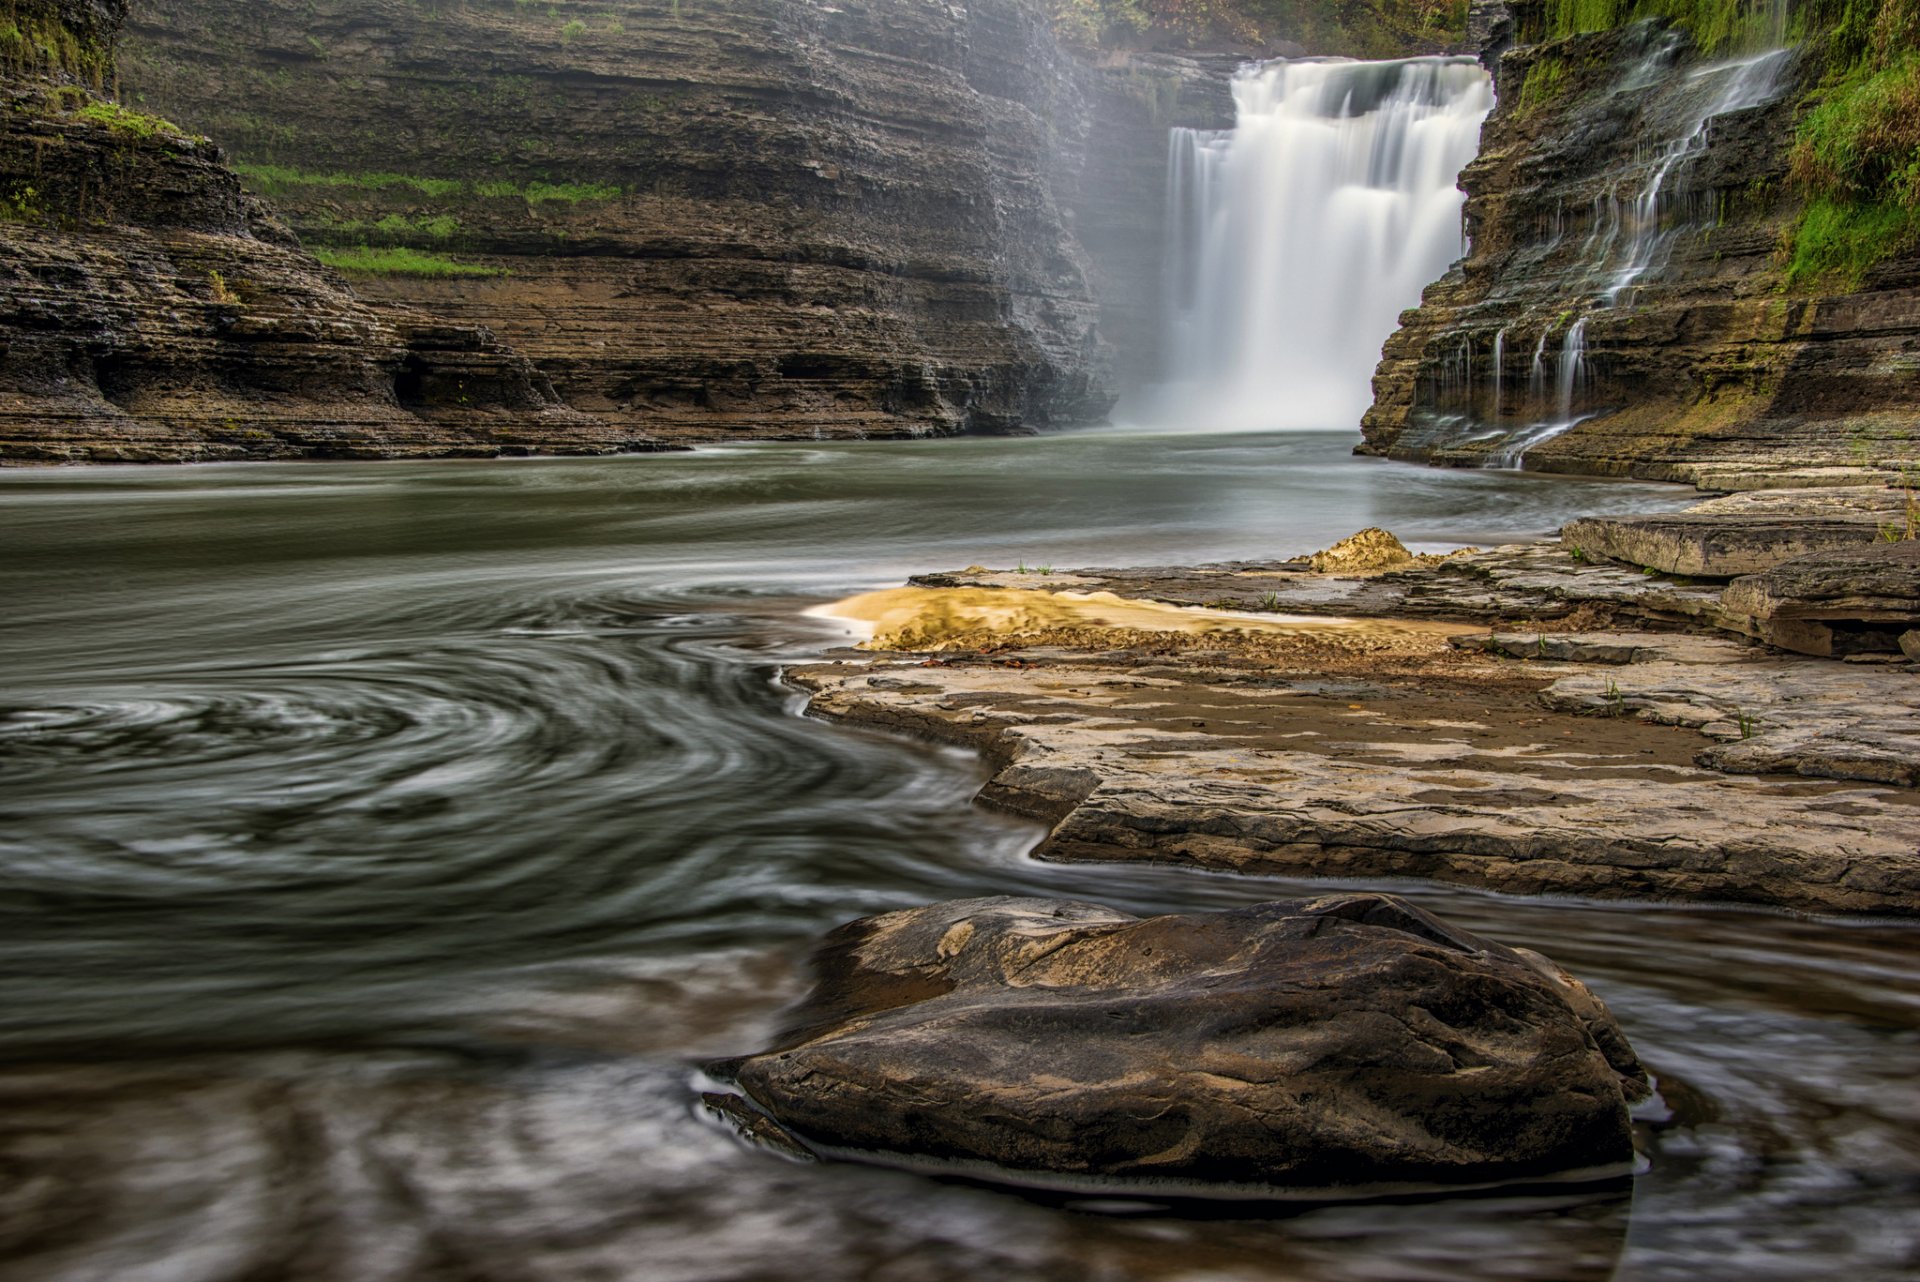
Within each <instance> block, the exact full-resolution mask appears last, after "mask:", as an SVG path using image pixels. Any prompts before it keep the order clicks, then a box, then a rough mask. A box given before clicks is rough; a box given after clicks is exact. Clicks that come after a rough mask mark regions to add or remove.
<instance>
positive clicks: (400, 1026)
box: [0, 433, 1920, 1282]
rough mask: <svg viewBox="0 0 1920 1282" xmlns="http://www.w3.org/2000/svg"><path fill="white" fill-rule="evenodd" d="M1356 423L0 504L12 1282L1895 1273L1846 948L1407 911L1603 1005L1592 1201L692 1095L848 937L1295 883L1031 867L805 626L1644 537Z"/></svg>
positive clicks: (1831, 934)
mask: <svg viewBox="0 0 1920 1282" xmlns="http://www.w3.org/2000/svg"><path fill="white" fill-rule="evenodd" d="M1349 440H1350V438H1349V437H1346V436H1343V435H1335V434H1289V435H1283V436H1258V435H1249V436H1176V435H1165V436H1155V435H1148V434H1133V435H1128V434H1121V433H1106V434H1098V433H1095V434H1085V435H1068V436H1059V437H1050V438H1042V439H1033V440H1006V441H984V440H954V441H942V442H921V443H901V444H879V443H874V444H818V445H814V444H764V445H753V446H740V447H728V448H721V449H712V450H704V451H701V452H698V453H693V454H686V455H675V456H651V457H637V458H622V459H609V460H528V461H519V462H473V463H449V462H435V463H384V464H309V465H267V464H253V465H235V466H211V467H188V468H152V469H141V468H90V469H74V470H58V471H38V472H14V473H7V474H5V475H0V549H3V550H4V554H5V556H4V563H3V564H0V599H3V600H4V601H5V603H6V604H5V609H4V612H0V657H4V669H3V672H4V675H3V676H0V1278H4V1279H6V1280H7V1282H28V1280H31V1282H81V1280H83V1279H84V1280H87V1282H94V1280H100V1282H106V1280H108V1279H111V1280H113V1282H267V1280H275V1282H278V1280H280V1279H301V1280H303V1282H304V1280H307V1279H315V1280H319V1279H324V1280H327V1282H335V1280H337V1282H388V1280H392V1282H400V1280H403V1279H404V1280H407V1282H415V1280H433V1282H441V1280H446V1282H453V1280H456V1279H459V1280H467V1279H474V1280H483V1279H484V1280H487V1282H494V1280H497V1282H528V1280H539V1282H546V1280H549V1279H554V1280H560V1279H564V1280H567V1282H574V1280H578V1282H588V1280H589V1279H600V1280H621V1282H626V1280H636V1282H637V1280H644V1282H682V1280H687V1282H692V1280H696V1279H697V1280H702V1282H706V1280H712V1282H722V1280H725V1282H737V1280H742V1279H766V1280H769V1282H771V1280H774V1279H796V1278H798V1279H808V1280H809V1282H836V1280H838V1279H873V1280H875V1282H920V1280H934V1279H949V1278H954V1279H958V1278H967V1279H1016V1280H1021V1282H1024V1280H1026V1279H1033V1280H1035V1282H1038V1280H1040V1279H1046V1280H1048V1282H1076V1280H1079V1279H1134V1278H1140V1279H1155V1280H1161V1279H1164V1280H1167V1282H1174V1280H1180V1282H1229V1280H1233V1282H1237V1280H1241V1279H1245V1280H1247V1282H1254V1280H1266V1279H1288V1280H1293V1279H1299V1280H1303V1282H1304V1280H1326V1282H1332V1280H1334V1279H1492V1278H1501V1279H1505V1278H1512V1279H1537V1280H1539V1282H1582V1280H1585V1279H1604V1278H1609V1277H1617V1278H1624V1279H1654V1278H1659V1279H1669V1278H1670V1279H1683V1278H1684V1279H1700V1278H1740V1279H1744V1280H1745V1282H1763V1280H1765V1279H1774V1278H1779V1279H1803V1278H1809V1277H1825V1276H1839V1277H1845V1278H1847V1279H1848V1280H1849V1282H1872V1280H1874V1279H1882V1278H1885V1279H1892V1278H1896V1277H1907V1276H1912V1273H1913V1271H1914V1270H1915V1269H1917V1268H1920V1221H1916V1219H1915V1217H1914V1215H1913V1210H1914V1206H1915V1204H1916V1198H1917V1197H1920V1092H1917V1091H1916V1087H1915V1079H1914V1069H1915V1066H1916V1064H1920V948H1916V947H1915V944H1916V943H1917V942H1920V936H1917V935H1916V933H1915V931H1914V930H1912V929H1910V928H1906V927H1901V926H1896V925H1892V924H1886V923H1838V922H1832V921H1806V920H1798V919H1794V918H1790V917H1786V916H1778V915H1768V914H1763V913H1752V912H1732V911H1715V910H1707V909H1676V908H1657V907H1646V906H1640V907H1625V906H1619V905H1596V904H1581V903H1577V902H1568V901H1551V900H1528V899H1517V898H1505V897H1500V896H1495V895H1487V894H1481V893H1476V892H1471V891H1466V890H1458V889H1450V888H1440V887H1431V886H1428V887H1422V886H1406V887H1400V889H1402V890H1404V891H1405V892H1406V893H1408V894H1410V895H1412V896H1413V897H1415V898H1417V899H1418V900H1419V901H1420V902H1422V903H1423V904H1425V905H1426V906H1428V907H1430V908H1433V909H1435V910H1436V911H1439V912H1441V913H1442V914H1444V915H1445V916H1447V917H1449V918H1450V919H1452V920H1455V921H1458V922H1461V923H1462V924H1464V925H1466V926H1468V927H1470V928H1472V929H1475V930H1479V931H1482V932H1484V933H1487V934H1490V935H1493V936H1495V937H1497V938H1499V939H1501V940H1503V941H1505V942H1509V943H1513V944H1522V945H1529V946H1533V947H1537V948H1540V949H1542V950H1543V951H1545V952H1547V953H1549V954H1550V955H1551V956H1553V957H1554V958H1556V959H1557V960H1559V961H1561V962H1563V963H1564V964H1566V965H1567V966H1568V967H1569V968H1570V969H1572V970H1573V971H1575V972H1576V973H1577V974H1579V975H1580V976H1581V977H1582V978H1584V979H1586V980H1587V981H1588V982H1589V983H1591V984H1592V986H1593V987H1594V988H1595V989H1596V990H1597V991H1598V992H1599V993H1600V994H1601V995H1602V996H1603V997H1604V998H1605V999H1606V1000H1607V1001H1609V1002H1610V1003H1611V1004H1612V1006H1613V1008H1614V1010H1615V1012H1616V1013H1617V1014H1618V1015H1619V1017H1620V1019H1621V1022H1622V1023H1623V1024H1624V1025H1625V1027H1626V1029H1627V1031H1628V1032H1629V1034H1630V1035H1631V1037H1632V1038H1633V1040H1634V1042H1635V1044H1636V1046H1637V1048H1638V1049H1639V1051H1640V1053H1641V1055H1642V1057H1643V1058H1644V1059H1645V1060H1646V1061H1647V1062H1648V1064H1649V1066H1650V1067H1651V1069H1652V1070H1653V1072H1654V1073H1655V1074H1656V1075H1657V1076H1658V1078H1659V1080H1660V1083H1661V1088H1662V1100H1661V1102H1659V1103H1656V1104H1655V1105H1654V1106H1652V1107H1650V1108H1649V1109H1648V1110H1647V1111H1646V1113H1645V1115H1644V1117H1643V1118H1642V1129H1643V1132H1644V1139H1645V1143H1646V1147H1647V1149H1648V1154H1649V1161H1648V1163H1647V1169H1646V1171H1645V1172H1644V1173H1643V1174H1642V1175H1640V1176H1639V1177H1638V1178H1637V1179H1636V1180H1635V1181H1634V1182H1633V1186H1632V1187H1631V1188H1602V1189H1594V1190H1584V1191H1578V1192H1562V1193H1558V1194H1554V1195H1551V1196H1546V1195H1533V1194H1529V1195H1525V1196H1521V1195H1505V1196H1491V1197H1472V1198H1454V1199H1438V1200H1432V1201H1411V1202H1406V1203H1400V1204H1388V1205H1359V1206H1332V1207H1312V1208H1289V1209H1283V1210H1276V1211H1274V1212H1272V1213H1270V1214H1269V1213H1260V1212H1255V1211H1251V1210H1249V1209H1248V1208H1247V1207H1244V1206H1242V1207H1238V1208H1235V1209H1233V1210H1232V1211H1231V1212H1227V1213H1223V1214H1221V1215H1220V1216H1217V1217H1209V1216H1203V1215H1195V1214H1171V1213H1168V1212H1167V1211H1165V1210H1163V1209H1155V1208H1153V1207H1151V1206H1133V1207H1122V1208H1114V1207H1103V1206H1097V1205H1087V1204H1081V1203H1076V1202H1073V1201H1071V1200H1067V1201H1061V1200H1059V1199H1048V1198H1041V1197H1028V1196H1023V1195H1020V1194H1017V1193H1012V1192H1007V1191H1002V1190H996V1189H990V1188H983V1187H977V1186H972V1185H968V1184H964V1183H957V1182H950V1181H941V1180H934V1179H928V1178H924V1177H920V1176H913V1175H906V1174H900V1173H895V1172H889V1171H883V1170H877V1169H868V1168H862V1167H857V1166H822V1167H809V1166H801V1165H796V1164H793V1163H790V1162H787V1161H785V1160H783V1159H781V1158H778V1157H775V1156H772V1155H769V1154H765V1153H761V1152H758V1151H753V1150H749V1149H746V1148H744V1147H742V1146H741V1145H740V1144H739V1143H737V1142H736V1141H735V1139H734V1138H733V1137H732V1136H731V1135H730V1134H729V1133H728V1132H727V1131H725V1130H724V1129H723V1128H721V1127H719V1126H718V1125H716V1124H714V1123H712V1122H710V1121H708V1120H707V1119H705V1118H704V1117H703V1116H702V1115H701V1114H700V1113H699V1111H698V1109H697V1108H696V1106H695V1098H696V1096H695V1087H696V1076H695V1068H696V1065H697V1064H698V1063H699V1062H701V1060H702V1059H703V1058H704V1057H708V1056H714V1055H721V1054H728V1053H738V1052H742V1051H746V1050H751V1049H755V1048H756V1047H757V1046H758V1045H759V1044H760V1041H761V1039H762V1038H763V1037H764V1036H765V1035H766V1033H767V1031H768V1030H769V1029H770V1028H771V1027H772V1025H773V1024H774V1022H775V1021H776V1019H777V1017H778V1014H779V1011H780V1008H781V1007H782V1006H783V1004H785V1003H787V1002H789V1001H791V1000H792V999H793V998H794V997H795V996H796V995H797V994H798V992H799V991H800V989H801V987H802V985H803V983H804V977H803V963H804V957H805V952H806V948H807V944H808V941H809V940H810V939H811V938H812V937H813V936H815V935H817V934H818V933H819V932H821V931H822V930H824V929H826V928H828V927H830V926H832V925H835V924H837V923H839V922H842V921H845V920H847V919H849V918H851V917H854V916H858V915H861V914H865V913H870V912H874V911H878V910H884V909H889V908H896V907H902V906H907V905H912V904H919V903H925V902H928V901H930V900H934V899H940V898H950V897H956V896H966V895H980V894H992V893H1001V892H1030V893H1040V894H1061V895H1070V896H1074V897H1080V898H1087V899H1093V900H1096V901H1099V902H1104V903H1109V904H1114V905H1117V906H1120V907H1124V908H1127V909H1130V910H1133V911H1155V910H1172V909H1183V908H1194V907H1204V906H1211V905H1227V904H1235V903H1245V902H1250V901H1257V900H1259V899H1267V898H1277V897H1286V896H1289V895H1293V894H1296V893H1303V892H1311V891H1312V890H1316V889H1324V888H1326V886H1327V885H1328V884H1327V883H1312V884H1306V883H1289V882H1284V881H1274V880H1255V879H1234V878H1227V877H1219V876H1210V875H1203V874H1198V873H1184V872H1181V871H1178V870H1167V869H1129V868H1117V867H1098V866H1082V867H1057V866H1049V865H1042V864H1038V863H1035V862H1033V861H1031V860H1029V859H1028V858H1027V857H1026V851H1027V849H1028V848H1029V847H1030V846H1031V844H1032V843H1033V841H1034V840H1035V837H1036V831H1035V830H1034V829H1033V828H1032V827H1030V826H1028V825H1026V824H1024V823H1019V822H1015V821H1012V820H1008V819H1005V818H1000V817H996V816H993V815H990V814H987V813H984V812H981V811H978V810H975V809H973V808H972V807H971V806H970V804H969V798H970V797H971V795H972V793H973V791H974V790H975V789H976V788H977V787H978V786H979V784H980V782H981V781H982V773H981V769H980V767H979V765H978V763H977V762H975V761H974V760H972V759H971V758H970V757H969V756H967V755H966V754H962V753H957V752H954V751H951V750H946V749H940V748H935V747H931V746H926V745H920V744H915V743H909V742H902V741H898V740H894V739H889V738H885V737H880V736H875V735H866V734H862V733H857V732H851V731H847V730H844V729H839V728H834V727H828V726H825V725H822V724H818V723H815V722H811V721H808V720H806V719H804V718H803V717H801V716H800V715H798V713H799V712H800V707H799V703H798V701H797V699H796V698H795V697H794V696H793V695H792V694H791V693H790V692H788V691H786V690H784V689H782V688H781V687H780V686H779V685H778V683H777V670H778V666H779V665H780V664H781V663H782V662H785V661H790V660H798V659H803V658H807V657H810V656H813V655H816V654H818V653H819V652H820V651H821V650H822V649H823V648H825V647H830V646H834V645H838V644H841V643H842V636H841V634H839V633H838V632H837V631H835V630H834V627H833V625H830V624H828V623H825V622H822V621H818V620H813V619H809V618H806V617H804V616H803V614H802V611H803V610H804V609H805V608H806V607H808V606H810V605H813V604H816V603H818V602H820V601H823V600H826V599H830V598H833V597H836V596H839V595H842V594H845V593H849V592H852V591H856V590H861V589H866V588H871V587H879V586H886V585H889V584H893V583H896V582H898V581H899V580H900V579H901V578H902V577H903V576H904V575H906V574H908V573H911V572H914V571H918V570H926V569H937V568H952V567H957V566H963V565H967V564H969V563H980V564H986V565H994V566H999V565H1013V564H1016V563H1025V564H1028V565H1033V566H1046V565H1057V566H1060V567H1062V568H1065V567H1068V566H1074V565H1087V564H1094V565H1124V564H1142V563H1163V564H1164V563H1176V562H1177V563H1191V562H1197V561H1205V560H1214V559H1228V558H1236V557H1272V556H1276V555H1286V554H1293V553H1298V552H1304V551H1308V550H1311V549H1313V548H1316V547H1321V546H1325V545H1326V544H1327V543H1329V542H1331V541H1333V540H1334V539H1336V538H1339V537H1341V536H1343V535H1345V534H1349V533H1351V532H1353V530H1355V529H1357V528H1359V527H1361V526H1365V525H1370V524H1380V525H1385V526H1387V527H1389V528H1391V529H1393V530H1395V531H1396V532H1397V533H1399V534H1400V535H1401V536H1402V537H1403V538H1404V539H1406V540H1407V541H1408V542H1409V543H1411V544H1415V545H1417V546H1424V547H1436V548H1437V547H1450V546H1456V545H1458V544H1461V543H1481V544H1485V543H1490V542H1494V541H1497V540H1503V539H1512V538H1518V537H1524V536H1529V535H1538V534H1545V533H1548V532H1550V531H1551V530H1552V529H1553V528H1554V527H1555V526H1556V525H1558V524H1559V522H1560V521H1561V520H1563V519H1564V518H1566V517H1568V516H1570V515H1573V514H1575V513H1583V512H1594V511H1605V510H1614V511H1618V510H1628V509H1644V508H1651V507H1660V506H1667V505H1672V504H1675V503H1677V502H1680V501H1682V499H1683V497H1684V496H1680V495H1677V494H1676V493H1675V492H1673V491H1669V490H1664V489H1658V488H1655V487H1649V486H1637V485H1624V484H1617V483H1616V484H1608V483H1599V482H1581V481H1568V480H1554V479H1549V478H1540V477H1524V476H1517V475H1512V474H1502V473H1486V472H1466V473H1463V472H1453V473H1449V472H1440V471H1432V470H1423V469H1416V468H1409V467H1401V466H1397V465H1392V464H1385V463H1379V462H1374V461H1368V460H1359V459H1354V458H1351V457H1349V456H1348V455H1347V453H1346V450H1347V445H1348V442H1349ZM1123 1212H1124V1213H1123Z"/></svg>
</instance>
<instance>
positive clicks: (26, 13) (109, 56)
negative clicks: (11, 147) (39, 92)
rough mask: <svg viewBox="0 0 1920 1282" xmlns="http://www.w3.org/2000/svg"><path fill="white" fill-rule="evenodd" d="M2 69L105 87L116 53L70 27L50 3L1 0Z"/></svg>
mask: <svg viewBox="0 0 1920 1282" xmlns="http://www.w3.org/2000/svg"><path fill="white" fill-rule="evenodd" d="M0 70H5V71H9V72H12V73H14V74H16V75H29V76H52V77H58V78H65V79H70V80H77V81H80V82H82V83H84V84H89V85H92V86H93V87H94V88H96V89H102V88H105V86H106V84H107V81H108V80H109V79H110V78H111V77H112V74H113V53H112V51H111V50H110V49H108V48H107V47H106V45H105V44H103V43H102V42H101V41H99V40H97V39H95V38H93V37H91V36H89V35H84V34H81V33H79V32H75V31H74V30H72V29H71V28H69V27H68V26H67V25H66V23H64V22H62V21H61V20H60V17H59V14H58V13H57V12H55V11H54V10H53V9H52V6H50V5H47V4H22V3H20V2H19V0H0Z"/></svg>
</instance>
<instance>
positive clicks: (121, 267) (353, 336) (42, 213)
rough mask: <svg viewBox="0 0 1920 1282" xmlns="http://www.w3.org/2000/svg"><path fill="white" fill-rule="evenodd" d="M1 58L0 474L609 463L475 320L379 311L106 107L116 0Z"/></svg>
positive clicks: (181, 156)
mask: <svg viewBox="0 0 1920 1282" xmlns="http://www.w3.org/2000/svg"><path fill="white" fill-rule="evenodd" d="M13 14H14V16H13V18H12V19H11V22H10V25H9V27H8V28H7V31H6V34H7V40H6V42H5V45H4V49H0V55H4V56H3V57H0V112H3V113H4V115H5V119H6V129H5V131H4V132H3V133H0V463H34V462H62V461H96V462H98V461H130V462H148V461H181V460H211V459H230V458H285V457H316V456H317V457H390V456H395V455H409V454H413V455H426V454H432V455H445V454H482V455H492V454H498V453H502V452H510V453H525V452H536V451H537V452H569V453H570V452H583V453H606V452H612V451H616V450H621V449H634V448H645V447H647V446H648V444H649V443H648V442H647V441H646V440H645V439H644V438H642V437H640V436H637V435H636V434H634V433H632V432H629V431H627V430H625V429H619V428H614V427H610V426H609V425H607V424H605V423H602V422H598V421H596V420H593V419H591V418H588V417H587V416H585V415H582V414H578V413H576V412H574V411H572V410H570V409H568V408H566V407H565V406H564V405H562V404H561V403H560V401H559V399H558V398H557V397H556V396H555V395H554V394H553V391H552V389H551V387H550V385H549V384H548V383H547V381H546V379H545V378H544V377H543V376H541V375H540V374H539V373H538V371H536V370H534V369H533V368H532V366H530V365H529V364H528V363H527V362H526V361H525V360H523V359H521V358H519V357H517V356H516V355H514V354H513V353H512V352H511V351H509V350H507V349H505V348H504V347H503V346H502V345H501V344H500V343H499V342H498V341H497V340H496V339H495V338H494V337H493V336H492V335H491V334H489V333H488V332H487V331H485V330H484V329H481V328H477V327H472V326H462V325H454V324H447V323H445V322H443V321H440V320H437V319H434V318H432V317H428V316H426V315H424V314H420V313H416V312H410V311H406V310H404V309H395V310H380V311H376V310H375V309H373V308H370V307H368V306H367V305H366V304H365V303H363V302H362V301H360V300H359V299H357V298H356V297H355V296H354V295H353V293H352V292H351V290H350V289H349V288H348V287H347V286H346V284H345V282H343V281H342V280H341V279H340V278H339V277H337V276H336V275H334V274H333V273H332V272H330V271H328V270H327V269H326V268H324V267H323V266H322V265H321V264H319V263H318V262H316V261H315V260H314V259H313V258H312V257H310V256H309V255H307V254H306V253H305V252H303V251H302V250H301V249H300V247H299V245H298V243H297V242H296V241H295V240H294V238H293V237H292V236H291V235H290V234H289V233H288V232H287V230H286V229H285V228H284V227H283V226H282V225H281V224H280V223H278V222H277V221H276V220H275V219H274V218H273V217H272V216H271V215H270V214H269V213H268V212H267V211H266V210H265V209H264V208H263V207H262V206H261V205H260V204H259V202H258V201H256V200H254V199H253V198H251V197H250V196H248V195H246V194H245V193H244V192H243V191H242V189H241V185H240V182H239V180H238V179H237V178H236V177H235V175H234V174H233V173H232V172H231V171H230V170H228V169H227V168H226V167H225V166H224V164H223V163H222V156H221V153H220V151H219V149H218V148H217V147H215V146H214V145H213V144H212V143H210V142H208V141H207V140H206V139H204V138H201V137H198V136H196V135H193V134H191V133H188V132H186V131H183V130H181V129H179V128H177V127H175V126H173V125H172V124H170V123H169V122H167V121H166V120H164V119H161V118H159V117H157V116H152V115H148V114H145V113H141V112H137V111H133V110H130V109H128V108H126V107H124V106H121V105H119V104H118V103H116V102H114V101H113V100H112V99H111V98H110V97H108V96H107V90H108V89H109V88H110V87H111V81H112V77H113V72H114V68H113V49H112V43H111V42H112V40H113V38H114V33H115V31H116V29H117V26H118V23H119V21H120V19H121V17H122V16H123V14H122V5H121V4H120V3H119V0H57V2H56V0H38V2H37V3H19V4H16V5H15V6H14V7H13Z"/></svg>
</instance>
